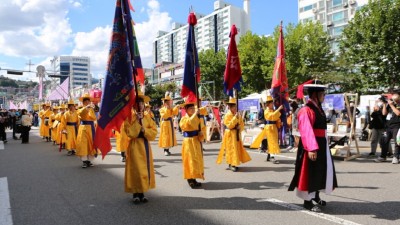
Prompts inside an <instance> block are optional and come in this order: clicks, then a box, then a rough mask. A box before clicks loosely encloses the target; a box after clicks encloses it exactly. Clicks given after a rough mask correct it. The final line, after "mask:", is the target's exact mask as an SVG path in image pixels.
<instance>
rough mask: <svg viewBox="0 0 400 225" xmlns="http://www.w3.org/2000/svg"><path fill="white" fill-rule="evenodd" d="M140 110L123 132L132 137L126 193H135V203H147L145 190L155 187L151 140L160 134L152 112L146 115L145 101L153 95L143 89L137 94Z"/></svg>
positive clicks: (126, 168)
mask: <svg viewBox="0 0 400 225" xmlns="http://www.w3.org/2000/svg"><path fill="white" fill-rule="evenodd" d="M136 101H137V110H133V111H132V115H131V116H130V117H128V119H126V120H125V122H124V125H123V126H124V132H125V133H126V136H127V137H128V138H129V145H128V149H127V151H126V164H125V192H127V193H133V202H134V203H135V204H138V203H140V202H143V203H145V202H147V201H148V199H147V197H145V196H144V193H145V192H147V191H148V190H149V189H153V188H155V186H156V184H155V174H154V165H153V153H152V150H151V146H150V143H149V141H154V140H155V139H156V136H157V126H156V123H155V122H154V120H153V119H152V118H151V116H150V115H149V114H145V113H144V110H145V106H144V104H145V103H147V102H149V101H150V98H149V97H148V96H146V95H144V94H142V93H141V92H140V91H138V95H137V96H136Z"/></svg>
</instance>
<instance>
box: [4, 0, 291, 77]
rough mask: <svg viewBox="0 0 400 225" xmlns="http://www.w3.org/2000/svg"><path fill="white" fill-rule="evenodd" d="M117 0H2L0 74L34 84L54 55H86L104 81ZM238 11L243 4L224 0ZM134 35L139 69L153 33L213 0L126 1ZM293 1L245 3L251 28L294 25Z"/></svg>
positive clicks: (147, 61)
mask: <svg viewBox="0 0 400 225" xmlns="http://www.w3.org/2000/svg"><path fill="white" fill-rule="evenodd" d="M115 2H116V0H1V1H0V68H1V70H0V75H5V76H6V70H4V69H16V70H24V71H29V66H28V63H29V61H30V62H31V64H34V65H31V66H30V71H33V72H25V73H24V75H22V76H9V77H12V78H13V79H20V80H33V81H37V78H36V73H35V72H36V67H37V66H38V65H43V66H45V68H46V69H47V70H48V71H50V70H51V68H50V59H53V58H54V56H59V55H73V56H89V57H90V60H91V73H92V74H93V77H96V78H102V77H104V74H105V70H106V63H107V57H108V51H109V47H110V35H111V27H112V21H113V18H114V13H115ZM224 2H227V3H229V4H231V5H235V6H238V7H243V0H225V1H224ZM131 4H132V5H133V7H134V9H135V12H131V14H132V18H133V20H134V21H135V24H136V25H135V31H136V36H137V39H138V45H139V51H140V55H141V57H142V63H143V65H144V67H146V68H150V67H151V66H152V52H153V48H152V43H153V41H154V39H155V37H156V34H157V31H158V30H163V31H170V30H171V28H172V23H173V22H180V23H187V17H188V13H189V8H190V7H193V10H194V11H195V12H198V13H201V14H206V15H207V14H209V13H211V12H212V11H213V7H214V0H131ZM297 5H298V0H279V1H278V0H250V14H251V28H252V32H253V33H255V34H258V35H268V34H271V33H273V31H274V28H275V27H276V26H278V25H279V23H280V21H281V20H283V25H284V26H285V25H287V24H288V23H294V24H296V23H297V16H298V9H297Z"/></svg>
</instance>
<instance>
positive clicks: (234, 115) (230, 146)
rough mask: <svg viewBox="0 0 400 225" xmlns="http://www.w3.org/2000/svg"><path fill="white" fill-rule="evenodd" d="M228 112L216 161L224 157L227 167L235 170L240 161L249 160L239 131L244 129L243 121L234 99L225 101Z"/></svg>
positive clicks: (218, 161) (220, 160)
mask: <svg viewBox="0 0 400 225" xmlns="http://www.w3.org/2000/svg"><path fill="white" fill-rule="evenodd" d="M227 104H228V106H229V112H228V113H226V114H225V116H224V122H223V124H224V126H225V127H226V128H225V133H224V138H223V140H222V144H221V149H220V150H219V154H218V158H217V163H218V164H220V163H221V162H222V159H223V158H224V155H225V158H226V163H228V164H229V168H230V169H231V170H232V171H233V172H236V171H237V170H238V166H239V165H240V163H245V162H248V161H250V160H251V158H250V155H249V153H247V151H246V150H245V149H244V147H243V143H242V140H241V135H240V133H241V132H242V131H243V130H244V122H243V119H242V118H241V117H240V115H239V113H238V112H237V106H236V99H234V98H231V99H229V102H228V103H227Z"/></svg>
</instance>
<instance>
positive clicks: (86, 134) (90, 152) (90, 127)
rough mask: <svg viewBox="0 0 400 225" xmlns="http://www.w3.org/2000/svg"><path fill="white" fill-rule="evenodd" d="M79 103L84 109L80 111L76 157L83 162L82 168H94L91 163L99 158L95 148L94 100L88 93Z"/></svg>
mask: <svg viewBox="0 0 400 225" xmlns="http://www.w3.org/2000/svg"><path fill="white" fill-rule="evenodd" d="M79 101H81V102H82V104H83V107H82V108H81V109H78V117H79V121H80V125H79V129H78V136H77V137H76V143H77V144H76V155H77V156H79V157H80V158H81V160H82V162H83V164H82V168H87V167H90V166H93V164H92V163H91V161H93V160H94V158H95V157H97V149H95V148H94V146H93V139H94V136H95V127H94V123H95V121H96V119H97V118H96V114H95V113H94V107H93V105H91V104H90V103H91V101H92V98H91V97H90V95H89V94H88V93H85V94H83V95H82V96H81V97H80V98H79Z"/></svg>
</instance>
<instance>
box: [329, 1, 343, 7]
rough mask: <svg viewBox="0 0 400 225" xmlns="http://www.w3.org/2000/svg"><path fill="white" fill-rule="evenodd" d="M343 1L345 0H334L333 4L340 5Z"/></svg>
mask: <svg viewBox="0 0 400 225" xmlns="http://www.w3.org/2000/svg"><path fill="white" fill-rule="evenodd" d="M342 1H343V0H333V1H332V5H333V6H334V7H335V6H338V5H341V4H342Z"/></svg>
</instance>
